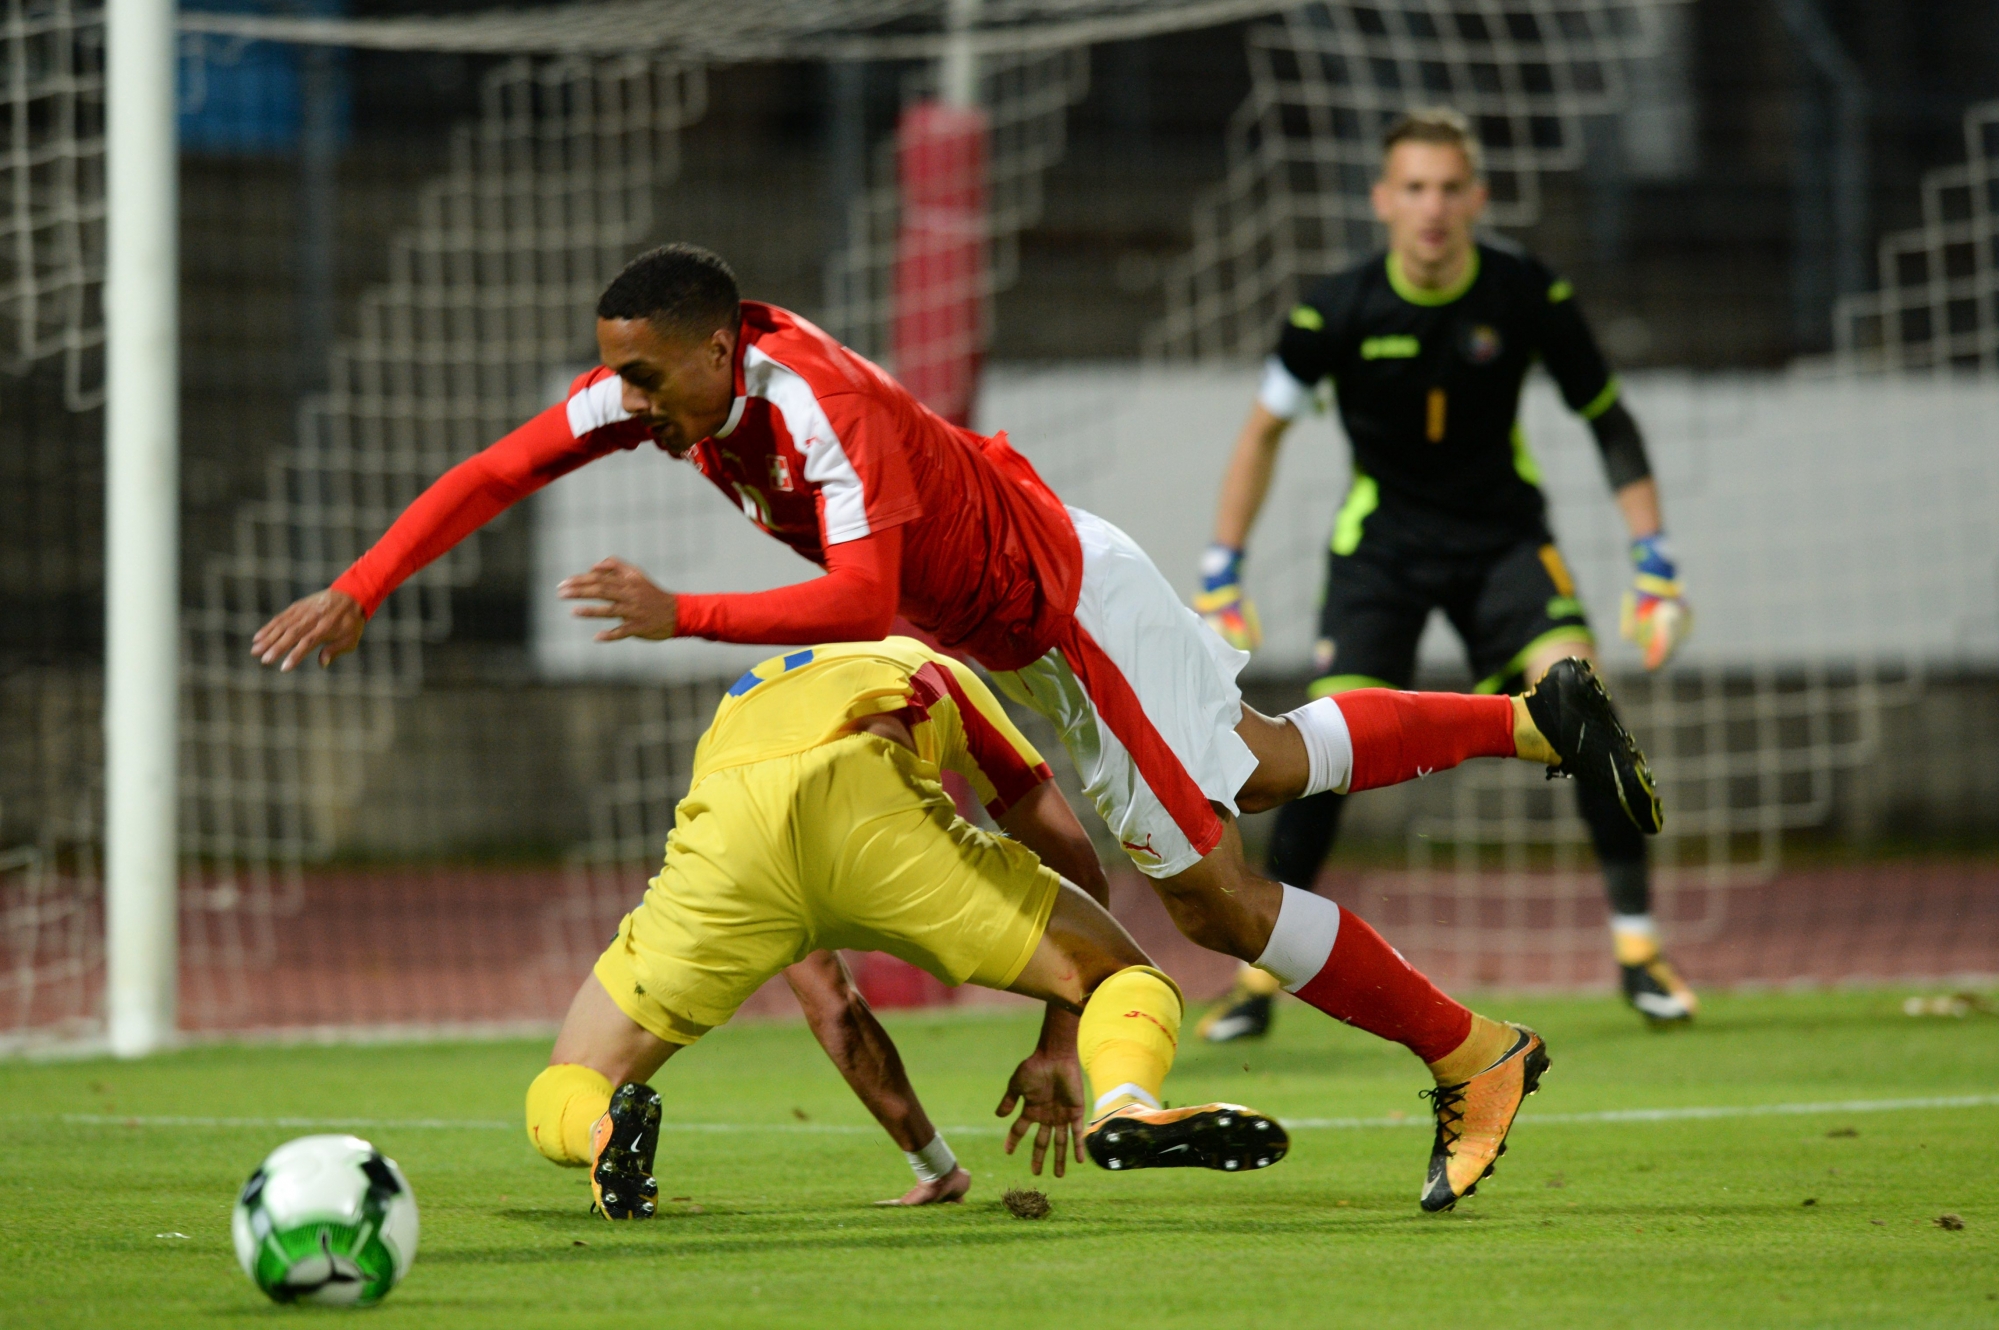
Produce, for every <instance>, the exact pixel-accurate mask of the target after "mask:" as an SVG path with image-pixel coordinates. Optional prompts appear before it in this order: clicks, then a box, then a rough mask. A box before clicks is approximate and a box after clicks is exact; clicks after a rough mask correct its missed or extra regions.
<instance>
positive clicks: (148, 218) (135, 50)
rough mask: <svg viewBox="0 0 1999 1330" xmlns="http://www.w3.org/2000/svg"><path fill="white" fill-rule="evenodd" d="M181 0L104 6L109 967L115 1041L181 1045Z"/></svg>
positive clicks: (126, 1049)
mask: <svg viewBox="0 0 1999 1330" xmlns="http://www.w3.org/2000/svg"><path fill="white" fill-rule="evenodd" d="M174 10H175V6H174V0H108V3H107V5H106V12H105V28H106V33H105V43H106V51H105V58H106V65H107V84H108V90H107V94H106V100H107V106H106V108H105V120H106V128H105V135H106V140H107V142H106V154H107V158H108V166H109V171H108V177H109V178H108V180H107V190H108V194H109V198H108V203H109V229H108V235H107V238H106V248H107V253H106V267H107V271H106V295H105V306H106V318H105V324H106V332H107V342H106V347H105V355H106V366H105V374H106V381H107V388H108V394H107V397H106V402H105V418H104V451H105V594H104V612H105V648H104V650H105V660H104V750H105V932H106V945H105V965H106V972H107V983H106V987H107V990H108V991H107V994H106V998H107V1003H106V1005H107V1009H108V1010H107V1015H108V1018H109V1019H108V1027H109V1028H108V1033H109V1036H110V1044H111V1050H112V1052H114V1053H116V1054H117V1055H118V1056H120V1057H142V1056H144V1055H145V1054H148V1053H152V1052H155V1051H157V1050H159V1049H161V1048H163V1047H166V1046H168V1045H169V1044H171V1043H172V1042H173V1037H174V1026H175V1011H176V1005H177V1003H176V998H177V991H176V990H177V987H178V979H179V975H178V958H179V952H180V947H179V927H178V925H179V855H180V845H179V836H178V818H177V813H178V811H179V810H178V802H179V801H178V798H177V789H178V780H177V775H178V770H177V769H178V750H179V743H178V738H179V736H178V733H177V730H178V716H179V703H180V355H179V338H180V320H179V309H178V304H179V283H180V264H179V244H178V233H179V199H178V180H177V173H178V170H179V159H178V155H177V153H176V151H175V92H174V78H175V49H176V39H175V32H174Z"/></svg>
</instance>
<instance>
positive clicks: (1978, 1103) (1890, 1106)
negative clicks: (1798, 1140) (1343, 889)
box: [1284, 1094, 1999, 1131]
mask: <svg viewBox="0 0 1999 1330" xmlns="http://www.w3.org/2000/svg"><path fill="white" fill-rule="evenodd" d="M1994 1104H1999V1094H1960V1095H1942V1096H1936V1097H1932V1098H1928V1099H1846V1100H1838V1101H1834V1102H1830V1103H1821V1104H1726V1105H1718V1106H1706V1107H1687V1108H1616V1109H1609V1110H1606V1111H1604V1112H1600V1113H1522V1114H1521V1115H1520V1118H1519V1123H1520V1125H1525V1126H1531V1125H1534V1124H1537V1123H1553V1124H1561V1123H1590V1122H1693V1121H1698V1120H1701V1119H1705V1118H1760V1117H1773V1116H1779V1117H1789V1116H1796V1115H1799V1114H1806V1113H1896V1112H1901V1111H1904V1110H1906V1109H1915V1108H1985V1107H1988V1106H1990V1105H1994ZM1284 1125H1285V1126H1286V1127H1288V1128H1290V1129H1291V1130H1292V1131H1310V1130H1313V1129H1315V1128H1350V1127H1424V1128H1427V1127H1429V1126H1430V1115H1429V1114H1427V1113H1424V1114H1422V1115H1421V1116H1415V1115H1411V1116H1409V1117H1391V1118H1286V1119H1285V1120H1284Z"/></svg>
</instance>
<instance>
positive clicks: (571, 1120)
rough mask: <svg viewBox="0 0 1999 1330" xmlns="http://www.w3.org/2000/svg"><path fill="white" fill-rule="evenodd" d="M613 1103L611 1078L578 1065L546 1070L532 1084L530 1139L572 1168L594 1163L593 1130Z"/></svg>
mask: <svg viewBox="0 0 1999 1330" xmlns="http://www.w3.org/2000/svg"><path fill="white" fill-rule="evenodd" d="M610 1104H611V1082H610V1078H608V1077H606V1076H604V1075H603V1074H602V1073H600V1072H596V1071H592V1070H591V1069H590V1068H588V1067H584V1066H579V1065H578V1064H576V1063H574V1062H558V1063H556V1064H555V1065H553V1066H549V1067H543V1068H542V1070H541V1074H540V1075H539V1076H537V1077H535V1078H534V1080H533V1082H531V1083H530V1084H529V1085H528V1093H527V1129H528V1140H529V1141H531V1142H533V1144H534V1148H535V1149H536V1150H538V1151H540V1152H541V1154H542V1157H543V1158H545V1159H548V1160H550V1161H551V1162H553V1163H557V1164H562V1165H564V1166H566V1167H569V1168H581V1167H582V1166H583V1165H585V1164H588V1163H589V1162H590V1128H591V1125H592V1124H593V1123H595V1122H596V1121H597V1119H598V1118H600V1117H602V1116H604V1112H605V1110H606V1109H608V1108H609V1107H610Z"/></svg>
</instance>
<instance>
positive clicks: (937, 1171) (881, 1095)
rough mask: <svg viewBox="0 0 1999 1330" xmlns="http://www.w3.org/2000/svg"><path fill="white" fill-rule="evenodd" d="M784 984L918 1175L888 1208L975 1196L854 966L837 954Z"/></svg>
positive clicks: (825, 954)
mask: <svg viewBox="0 0 1999 1330" xmlns="http://www.w3.org/2000/svg"><path fill="white" fill-rule="evenodd" d="M784 980H785V982H786V983H788V984H790V985H791V991H792V993H793V994H794V995H795V996H796V997H797V998H798V1005H799V1006H801V1007H803V1008H804V1009H805V1020H806V1023H807V1024H808V1025H810V1026H811V1027H812V1033H813V1035H814V1036H815V1037H816V1038H817V1039H818V1040H819V1046H820V1047H821V1048H823V1049H825V1050H826V1056H827V1057H828V1058H831V1059H832V1061H833V1065H834V1066H835V1067H838V1068H839V1069H840V1075H841V1076H842V1077H843V1078H844V1079H845V1080H846V1082H847V1084H848V1086H850V1087H851V1088H852V1089H853V1091H854V1094H855V1096H856V1097H857V1098H859V1099H860V1101H861V1102H862V1103H863V1104H865V1105H866V1106H867V1109H868V1112H870V1113H872V1114H874V1117H875V1121H877V1122H879V1123H881V1125H882V1130H884V1131H886V1132H887V1133H888V1134H889V1138H890V1139H891V1140H893V1141H894V1142H895V1143H896V1145H898V1146H899V1147H901V1149H902V1152H903V1154H904V1156H905V1157H907V1158H908V1160H909V1164H910V1168H911V1169H912V1170H913V1171H914V1172H915V1173H916V1185H915V1186H914V1187H911V1188H910V1189H909V1190H908V1191H907V1192H904V1193H903V1194H902V1195H901V1196H900V1197H898V1198H897V1199H895V1200H893V1201H885V1202H882V1204H884V1205H934V1204H937V1203H939V1202H943V1201H959V1200H963V1199H964V1196H965V1193H966V1192H968V1191H970V1190H971V1188H972V1175H971V1174H970V1173H967V1172H966V1171H965V1170H964V1169H962V1168H960V1167H959V1166H958V1161H957V1159H956V1158H955V1157H954V1156H953V1155H952V1154H951V1147H950V1146H948V1145H946V1144H945V1143H944V1138H943V1137H942V1136H941V1135H939V1134H938V1132H937V1129H936V1128H935V1127H934V1126H932V1125H931V1122H930V1117H929V1115H928V1114H927V1113H925V1112H924V1111H923V1104H922V1101H920V1100H919V1099H917V1097H916V1089H915V1087H914V1086H912V1085H911V1084H910V1083H909V1073H908V1072H907V1071H906V1070H904V1068H903V1065H902V1055H901V1054H900V1053H898V1052H896V1048H895V1041H894V1040H892V1039H890V1038H889V1037H888V1031H887V1030H884V1029H882V1026H881V1022H880V1021H878V1020H876V1019H875V1014H874V1012H873V1010H872V1009H870V1008H869V1006H868V1002H867V999H866V998H864V997H862V996H861V991H860V989H859V988H857V987H855V985H854V977H853V975H851V974H849V973H848V971H847V963H846V962H845V961H843V960H841V959H840V957H839V956H838V955H837V954H836V953H834V952H830V951H815V952H813V953H812V954H811V955H810V956H807V957H806V958H805V959H804V960H802V961H800V962H798V963H797V964H796V965H793V966H790V967H789V968H787V969H786V970H785V971H784Z"/></svg>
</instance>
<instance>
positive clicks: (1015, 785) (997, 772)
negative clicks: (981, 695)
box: [918, 664, 1049, 818]
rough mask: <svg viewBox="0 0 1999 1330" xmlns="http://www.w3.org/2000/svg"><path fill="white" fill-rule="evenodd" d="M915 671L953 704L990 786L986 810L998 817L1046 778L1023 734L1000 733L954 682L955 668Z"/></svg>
mask: <svg viewBox="0 0 1999 1330" xmlns="http://www.w3.org/2000/svg"><path fill="white" fill-rule="evenodd" d="M918 674H919V675H921V676H926V682H928V683H929V684H930V685H931V686H932V687H935V686H937V685H939V684H941V685H943V687H944V688H945V689H946V690H947V691H948V692H949V693H950V695H951V700H952V701H953V702H955V703H956V704H957V706H958V722H959V726H960V728H961V729H962V730H963V731H964V734H965V749H966V754H967V756H969V757H970V758H971V759H972V765H973V766H975V767H977V768H978V770H979V774H980V775H982V776H984V777H985V778H986V781H987V783H989V784H990V785H991V786H992V789H993V798H992V799H991V800H989V801H987V803H986V811H987V812H988V813H991V814H992V815H993V816H994V817H995V818H997V817H999V816H1000V815H1001V814H1002V813H1004V812H1006V810H1007V809H1009V808H1011V807H1013V806H1014V804H1016V803H1018V802H1019V801H1020V798H1021V796H1023V795H1025V794H1026V793H1027V792H1028V791H1029V790H1032V789H1033V788H1034V787H1035V786H1036V785H1039V784H1040V783H1041V782H1042V781H1044V780H1047V779H1049V771H1048V764H1047V763H1046V762H1043V761H1041V760H1040V758H1041V755H1040V754H1039V753H1037V752H1035V751H1034V749H1033V747H1032V746H1031V745H1029V744H1028V742H1027V740H1026V738H1025V737H1022V738H1021V739H1020V740H1019V742H1018V743H1015V742H1014V740H1013V738H1012V736H1010V735H1007V734H1004V733H1002V732H1001V730H1000V728H999V726H997V725H995V724H994V723H993V721H992V719H991V718H990V717H989V716H987V715H986V713H985V711H984V709H983V708H981V707H980V706H979V705H978V703H976V702H974V701H973V700H972V698H971V697H970V696H969V695H968V693H967V691H966V689H965V688H964V686H963V685H962V684H961V683H960V682H959V681H958V677H957V671H955V670H951V669H946V668H943V667H941V666H938V665H934V664H933V665H925V666H924V667H923V668H922V669H921V670H920V671H918ZM1007 728H1008V729H1012V728H1013V726H1012V723H1011V722H1008V723H1007ZM1023 748H1025V749H1026V752H1024V753H1023V752H1022V751H1021V750H1022V749H1023ZM983 793H984V792H983V791H981V794H983Z"/></svg>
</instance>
